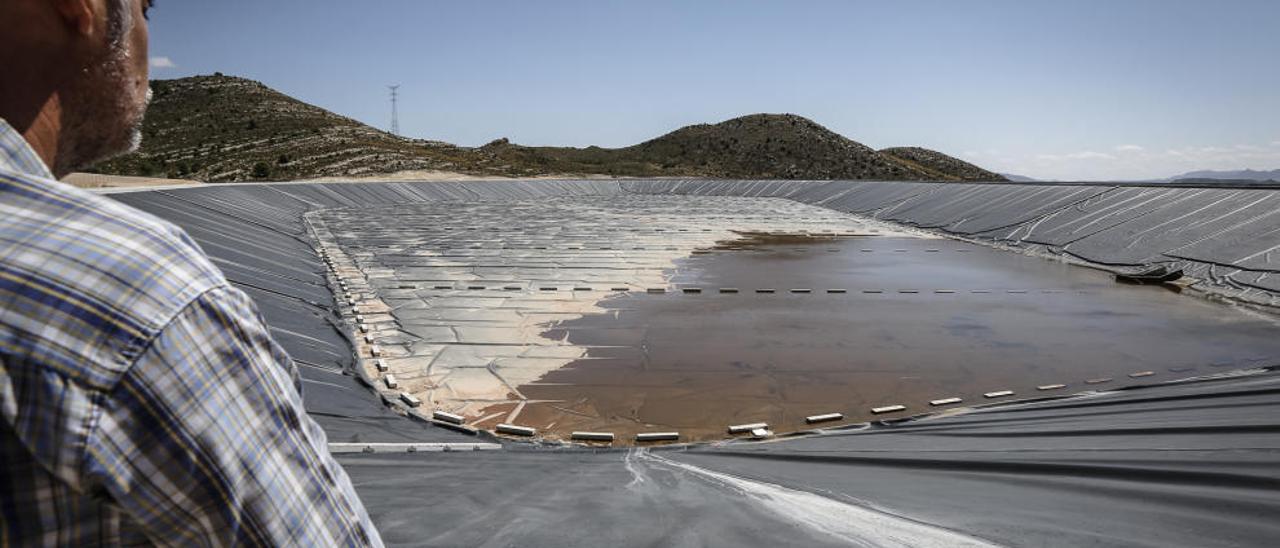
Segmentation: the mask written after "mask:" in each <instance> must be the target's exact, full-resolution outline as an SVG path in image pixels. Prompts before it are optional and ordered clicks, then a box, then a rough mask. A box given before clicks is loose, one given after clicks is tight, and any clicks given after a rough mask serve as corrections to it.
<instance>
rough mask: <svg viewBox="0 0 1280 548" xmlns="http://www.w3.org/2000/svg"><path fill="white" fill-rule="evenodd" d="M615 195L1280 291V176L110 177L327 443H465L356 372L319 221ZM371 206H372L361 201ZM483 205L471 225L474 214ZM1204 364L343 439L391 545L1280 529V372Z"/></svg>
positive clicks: (966, 538)
mask: <svg viewBox="0 0 1280 548" xmlns="http://www.w3.org/2000/svg"><path fill="white" fill-rule="evenodd" d="M620 194H658V195H705V196H713V195H714V196H744V197H772V198H785V199H790V200H795V201H797V202H802V203H806V204H811V205H816V206H821V207H826V208H830V209H833V210H837V211H842V212H849V213H855V214H858V215H863V216H867V217H874V218H876V219H880V220H884V221H890V222H894V223H899V224H902V225H908V226H912V227H916V228H919V229H922V230H929V231H934V232H938V233H943V234H947V235H952V236H955V237H962V238H966V239H970V240H973V241H978V242H982V243H988V244H995V245H1002V246H1008V247H1011V248H1015V249H1021V250H1027V251H1030V252H1035V253H1047V254H1057V255H1062V256H1067V257H1070V258H1072V259H1074V260H1077V261H1080V262H1085V263H1089V264H1092V265H1095V266H1099V267H1104V268H1109V269H1129V268H1137V267H1141V266H1146V265H1153V264H1165V265H1173V266H1177V267H1180V268H1183V269H1185V270H1186V271H1187V273H1188V274H1189V275H1191V276H1193V277H1194V278H1196V279H1198V280H1199V281H1198V282H1197V283H1198V284H1199V285H1202V286H1204V288H1205V289H1206V290H1208V291H1211V292H1214V293H1220V294H1224V295H1227V296H1231V297H1235V298H1239V299H1242V300H1247V301H1250V302H1254V303H1260V304H1276V298H1277V294H1280V282H1278V281H1277V280H1276V278H1275V276H1273V274H1274V273H1275V271H1276V270H1277V267H1278V266H1280V264H1278V263H1277V259H1276V258H1275V257H1273V255H1272V251H1273V250H1275V249H1276V248H1277V247H1278V246H1280V191H1277V190H1264V189H1249V188H1160V187H1154V186H1124V185H1054V184H959V183H901V182H857V181H836V182H780V181H700V180H626V181H567V180H566V181H503V182H469V183H332V184H302V183H286V184H243V185H225V186H202V187H190V188H181V189H164V190H150V191H131V192H121V193H114V194H112V195H111V196H112V197H113V198H114V199H117V200H119V201H121V202H124V203H127V204H129V205H132V206H135V207H137V208H139V209H142V210H144V211H147V212H149V213H152V214H154V215H157V216H159V217H161V218H164V219H167V220H169V221H172V222H174V223H175V224H177V225H179V226H181V227H182V228H184V229H186V230H187V231H188V232H189V233H190V234H191V235H192V237H193V238H194V239H195V240H196V242H197V243H198V244H199V245H200V246H201V247H202V248H203V249H204V250H205V251H206V252H207V253H208V254H209V255H210V256H211V257H212V258H213V260H214V262H215V264H217V265H218V266H219V267H220V268H222V270H223V271H224V272H225V273H226V275H227V277H228V279H229V280H230V281H231V282H232V283H234V284H235V285H237V286H238V287H240V288H242V289H243V290H245V291H246V292H247V293H248V294H249V295H251V296H252V297H253V298H254V299H255V300H256V302H257V303H258V305H259V307H260V309H261V311H262V313H263V316H264V317H265V319H266V321H267V323H268V324H269V325H270V327H271V328H272V331H273V333H274V334H275V336H276V337H277V338H278V339H279V340H280V342H281V343H282V345H283V346H284V347H285V348H286V349H287V350H288V351H289V352H290V354H291V355H292V356H293V357H294V358H295V359H296V361H297V362H298V364H299V367H300V369H301V372H302V375H303V378H304V381H305V383H304V388H305V401H306V404H307V407H308V411H309V412H310V413H311V414H312V416H313V417H314V418H315V419H316V420H317V421H318V422H319V423H320V424H321V425H322V426H323V427H324V428H325V430H326V432H327V433H328V435H329V438H330V442H338V443H378V442H384V443H385V442H417V443H426V442H473V441H476V438H475V437H473V436H469V435H466V434H463V433H458V432H455V431H452V430H448V429H445V428H441V427H437V426H434V425H430V424H428V423H426V422H423V421H414V420H409V419H407V418H405V416H404V414H403V409H401V410H400V411H399V412H397V411H394V410H392V408H390V407H389V406H388V404H387V402H384V401H381V400H380V399H378V396H377V395H376V394H375V393H374V392H373V391H372V390H370V389H369V388H368V387H367V386H365V385H363V384H361V381H360V380H359V376H357V375H355V374H354V369H355V368H354V367H353V363H354V362H353V360H354V356H353V352H352V348H353V341H351V340H350V339H349V337H350V335H348V333H350V326H345V325H342V324H341V319H340V317H339V316H338V315H337V313H336V310H337V309H338V306H337V303H336V301H335V297H334V294H333V291H332V290H331V288H330V287H329V286H328V281H327V278H326V275H325V265H324V262H323V261H322V260H321V259H320V258H319V257H318V255H317V250H316V242H315V241H313V240H312V236H311V234H309V232H308V230H307V227H306V225H305V223H304V220H303V215H304V214H305V213H307V212H310V211H316V210H321V209H351V210H353V211H358V210H360V209H362V208H376V207H380V206H388V205H403V204H412V203H425V202H440V201H458V202H475V201H490V202H495V203H501V202H509V201H521V200H539V199H545V198H548V197H554V196H612V195H620ZM370 214H374V213H370ZM466 221H467V220H466V219H457V221H456V223H457V224H459V225H463V224H465V223H466ZM1274 365H1275V364H1260V365H1259V367H1257V368H1254V369H1251V370H1246V371H1231V372H1228V371H1224V370H1222V369H1217V370H1215V369H1213V368H1211V367H1209V366H1210V364H1205V366H1206V367H1204V368H1201V371H1199V373H1198V374H1201V375H1203V376H1202V377H1201V378H1196V379H1191V380H1184V381H1181V382H1174V383H1166V384H1158V385H1152V386H1145V387H1141V388H1134V389H1120V390H1112V391H1108V392H1100V393H1086V394H1084V395H1080V396H1072V397H1060V398H1044V399H1040V400H1034V401H1031V400H1027V401H1021V402H1015V403H1010V404H1005V405H998V406H991V407H985V408H978V409H975V410H969V411H965V412H962V413H957V414H953V415H943V416H929V417H917V418H915V419H906V420H898V421H885V422H875V423H871V424H865V425H857V426H852V427H844V428H839V429H833V430H828V431H816V432H814V433H810V434H809V435H804V436H797V437H795V438H793V439H784V440H779V441H776V442H770V443H728V444H719V445H716V446H691V447H673V448H666V449H661V450H659V449H654V450H639V449H632V450H608V449H597V450H589V449H575V448H549V447H539V446H536V445H531V444H515V443H509V444H505V450H502V451H486V452H467V453H459V452H443V453H440V452H434V453H426V452H418V453H411V454H400V455H387V454H381V453H380V454H360V453H354V454H343V455H340V456H339V459H340V461H341V462H342V463H343V465H344V466H345V467H346V468H347V470H348V472H349V473H350V475H351V477H352V479H353V481H354V483H355V485H356V487H357V490H358V491H359V492H360V494H361V496H362V497H363V498H364V500H365V503H366V505H367V506H368V507H369V508H370V511H371V514H372V515H373V517H374V519H375V521H376V522H377V524H378V526H379V528H380V529H381V530H382V534H383V536H384V538H385V539H386V540H387V541H388V542H389V543H390V544H393V545H409V544H412V545H433V546H458V545H534V546H539V545H541V546H599V545H602V544H611V545H624V546H629V545H672V546H700V545H741V546H776V545H805V546H837V545H839V546H847V545H850V544H853V545H894V543H897V545H917V546H918V545H940V546H965V545H969V546H984V545H1036V546H1079V545H1093V546H1131V545H1151V546H1156V545H1159V546H1263V545H1268V543H1270V542H1272V541H1273V540H1274V539H1275V538H1280V525H1278V524H1277V523H1276V520H1274V518H1273V516H1275V515H1280V458H1277V456H1280V373H1277V372H1276V371H1275V370H1274V368H1273V367H1269V366H1274Z"/></svg>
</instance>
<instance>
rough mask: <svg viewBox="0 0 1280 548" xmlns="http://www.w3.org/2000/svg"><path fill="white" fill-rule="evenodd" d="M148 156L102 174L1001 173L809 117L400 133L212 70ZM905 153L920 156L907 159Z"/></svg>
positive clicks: (159, 90) (186, 94)
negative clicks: (632, 138) (423, 136)
mask: <svg viewBox="0 0 1280 548" xmlns="http://www.w3.org/2000/svg"><path fill="white" fill-rule="evenodd" d="M152 88H153V89H154V90H155V100H154V102H153V103H152V106H151V110H150V111H149V113H148V116H147V121H146V124H145V127H144V128H143V135H144V137H145V140H144V144H143V148H142V150H141V151H139V152H137V153H135V154H132V155H129V156H126V157H123V158H119V159H117V160H114V161H111V162H108V163H106V164H104V165H102V166H100V167H99V169H98V170H99V171H100V172H102V173H107V174H117V175H141V176H171V177H172V176H181V177H184V178H190V179H199V180H204V181H208V182H228V181H243V180H266V179H272V180H296V179H308V178H316V177H348V176H351V177H354V176H364V175H375V174H382V173H394V172H398V171H417V170H439V171H451V172H460V173H466V174H473V175H489V176H502V177H528V176H538V175H553V174H554V175H599V174H607V175H614V176H626V177H655V176H675V177H725V178H744V179H880V180H908V179H930V180H1001V178H1000V176H998V175H995V174H993V173H990V172H987V171H985V170H982V169H980V168H977V167H976V166H972V165H971V164H967V163H964V162H961V161H960V160H956V159H954V158H950V157H948V156H945V155H942V154H940V153H936V152H933V151H925V150H924V149H889V150H887V151H881V152H877V151H875V150H873V149H871V148H870V147H867V146H865V145H863V144H861V143H858V142H855V141H852V140H850V139H847V138H845V137H843V136H841V135H839V134H837V133H834V132H832V131H830V130H828V129H826V128H824V127H822V126H820V125H818V124H816V123H814V122H812V121H810V120H808V119H805V118H802V117H800V116H795V115H775V114H755V115H751V116H744V117H741V118H736V119H733V120H729V121H726V122H722V123H719V124H714V125H711V124H702V125H695V126H689V127H686V128H682V129H679V130H676V131H674V132H672V133H669V134H667V135H664V136H662V137H659V138H656V139H653V140H651V141H647V142H644V143H641V144H638V145H635V146H631V147H626V148H619V149H605V148H600V147H594V146H593V147H587V148H584V149H578V148H560V147H527V146H521V145H517V144H513V143H511V142H510V141H509V140H508V139H506V138H501V139H496V140H494V141H492V142H490V143H489V144H486V145H484V146H481V147H477V148H467V147H459V146H455V145H451V144H449V143H443V142H438V141H424V140H415V139H404V138H400V137H397V136H394V135H391V134H388V133H385V132H383V131H379V130H377V129H375V128H372V127H369V126H366V125H364V124H361V123H359V122H356V121H355V120H351V119H349V118H345V117H342V116H338V115H336V114H333V113H331V112H328V111H326V110H323V109H321V108H318V107H315V106H312V105H308V104H306V103H303V102H301V101H298V100H296V99H293V98H291V97H288V96H286V95H284V94H281V93H279V92H277V91H275V90H272V89H270V88H268V87H266V86H264V85H262V84H260V83H258V82H254V81H252V80H245V79H242V78H234V77H227V76H222V75H220V74H215V75H214V76H199V77H193V78H183V79H180V80H167V81H164V80H161V81H155V82H153V83H152ZM898 150H913V151H916V150H918V151H923V152H925V153H928V155H926V156H927V161H925V160H922V159H920V158H921V156H920V155H919V154H914V153H913V154H914V155H904V154H900V153H898V152H894V151H898Z"/></svg>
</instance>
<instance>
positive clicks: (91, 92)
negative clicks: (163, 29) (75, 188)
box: [0, 0, 154, 177]
mask: <svg viewBox="0 0 1280 548" xmlns="http://www.w3.org/2000/svg"><path fill="white" fill-rule="evenodd" d="M153 4H154V1H153V0H4V1H3V2H0V117H3V118H4V119H5V120H6V121H8V122H9V123H10V124H11V125H13V126H14V128H16V129H17V130H18V131H19V132H21V133H22V134H23V136H24V137H26V138H27V141H28V142H30V143H31V145H32V147H33V148H34V149H35V150H36V152H37V153H39V154H40V156H41V157H42V158H43V159H44V160H45V163H46V164H48V165H49V167H50V169H51V170H52V171H53V172H54V174H55V175H57V176H59V177H61V176H63V175H66V174H67V173H70V172H71V171H74V170H76V169H80V168H84V167H87V166H89V165H92V164H93V163H95V162H98V161H101V160H105V159H107V158H110V157H112V156H116V155H119V154H123V153H127V152H130V151H132V150H134V149H136V148H137V146H138V144H139V143H140V141H141V124H142V116H143V114H144V112H145V111H146V105H147V101H148V98H149V87H148V74H147V42H148V33H147V21H146V18H147V12H148V10H150V8H151V6H152V5H153Z"/></svg>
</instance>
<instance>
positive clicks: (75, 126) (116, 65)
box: [54, 0, 152, 174]
mask: <svg viewBox="0 0 1280 548" xmlns="http://www.w3.org/2000/svg"><path fill="white" fill-rule="evenodd" d="M129 2H130V0H115V1H114V3H113V4H112V8H111V9H112V11H111V13H110V17H112V18H113V19H112V21H111V23H110V24H111V25H112V26H111V37H110V43H111V45H110V51H109V52H107V54H106V55H105V56H104V58H103V59H102V60H101V61H100V62H98V63H96V64H93V65H90V66H88V67H85V68H84V69H83V70H82V71H81V74H80V76H79V78H78V80H77V81H76V82H75V83H74V84H73V85H72V86H71V90H69V91H70V92H71V93H70V94H68V95H66V96H64V98H63V99H64V100H63V101H62V108H63V113H62V133H61V136H60V139H59V141H60V144H59V150H58V157H57V163H58V165H57V166H55V167H56V169H55V170H54V171H55V172H57V173H59V174H62V173H70V172H72V171H75V170H77V169H84V168H86V167H89V166H91V165H93V164H96V163H99V162H102V161H105V160H108V159H111V158H114V157H116V156H120V155H123V154H129V153H131V152H135V151H137V150H138V148H139V147H141V145H142V122H143V117H144V114H145V113H146V110H147V105H148V104H149V103H150V102H151V97H152V91H151V88H150V86H148V87H147V88H146V92H145V94H144V96H143V97H138V96H137V95H138V93H137V91H135V90H137V87H136V86H134V82H133V79H132V77H131V75H130V61H131V60H132V58H133V52H132V51H130V49H129V45H128V39H127V37H128V35H129V32H130V31H131V30H132V27H133V25H132V20H131V15H130V12H129Z"/></svg>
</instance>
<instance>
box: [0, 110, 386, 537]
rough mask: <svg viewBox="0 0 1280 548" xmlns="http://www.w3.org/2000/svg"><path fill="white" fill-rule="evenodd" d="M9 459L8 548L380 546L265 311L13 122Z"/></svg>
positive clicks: (3, 374) (4, 458)
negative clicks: (54, 163) (52, 157)
mask: <svg viewBox="0 0 1280 548" xmlns="http://www.w3.org/2000/svg"><path fill="white" fill-rule="evenodd" d="M0 463H3V465H2V466H0V546H10V545H14V546H89V545H122V544H139V543H141V544H146V543H154V544H161V545H174V546H179V545H180V546H209V545H212V546H220V545H230V544H247V545H305V546H329V545H343V546H359V545H381V540H380V538H379V537H378V533H377V531H376V530H375V529H374V527H373V525H372V523H371V522H370V520H369V516H368V514H367V512H366V511H365V509H364V506H363V505H362V504H361V503H360V500H359V499H358V498H357V497H356V494H355V491H354V490H353V488H352V486H351V481H350V480H349V479H348V478H347V475H346V473H345V472H344V471H343V470H342V468H341V467H340V466H339V465H338V464H337V463H336V462H335V461H334V460H333V458H332V457H331V456H330V455H329V452H328V449H327V447H326V442H325V435H324V432H323V431H321V429H320V427H319V426H318V425H316V423H315V422H313V421H312V420H311V419H310V418H309V417H308V416H307V415H306V413H305V412H304V411H303V407H302V397H301V383H300V382H299V376H298V372H297V369H296V367H295V366H294V364H293V362H292V361H291V360H290V359H289V357H288V356H287V355H286V354H285V352H284V351H283V350H282V349H281V348H280V346H279V345H278V344H276V342H275V341H274V340H272V338H271V336H270V335H269V334H268V331H267V329H266V327H265V325H264V323H263V321H262V319H261V317H260V316H259V315H258V312H257V308H256V307H255V306H254V304H253V302H251V301H250V300H249V299H248V297H246V296H245V295H244V294H243V293H242V292H240V291H239V290H237V289H235V288H233V287H231V286H229V285H228V284H227V281H226V280H225V279H224V278H223V276H222V273H221V272H220V271H218V269H217V268H215V267H214V266H212V265H211V264H210V263H209V261H208V259H207V258H206V257H205V256H204V254H203V253H202V252H201V251H200V250H199V248H197V247H196V245H195V243H193V242H192V241H191V240H190V238H189V237H188V236H187V235H186V234H185V233H184V232H183V231H182V230H180V229H178V228H177V227H175V226H173V225H171V224H169V223H167V222H164V221H162V220H160V219H157V218H155V217H152V216H150V215H148V214H146V213H142V212H140V211H137V210H134V209H132V208H130V207H128V206H125V205H123V204H120V203H118V202H115V201H112V200H109V199H106V198H102V197H100V196H96V195H93V194H90V193H87V192H83V191H80V190H77V189H75V188H72V187H70V186H68V185H64V184H62V183H59V182H57V181H54V180H53V177H52V175H50V173H49V171H48V169H47V168H46V167H45V166H44V164H43V163H42V162H41V160H40V158H39V157H38V156H36V154H35V153H34V151H32V150H31V149H30V147H28V145H27V143H26V142H25V141H24V140H23V139H22V136H21V135H19V134H18V133H17V132H16V131H14V130H13V128H12V127H10V126H9V125H8V124H7V123H6V122H5V121H4V120H0Z"/></svg>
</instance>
